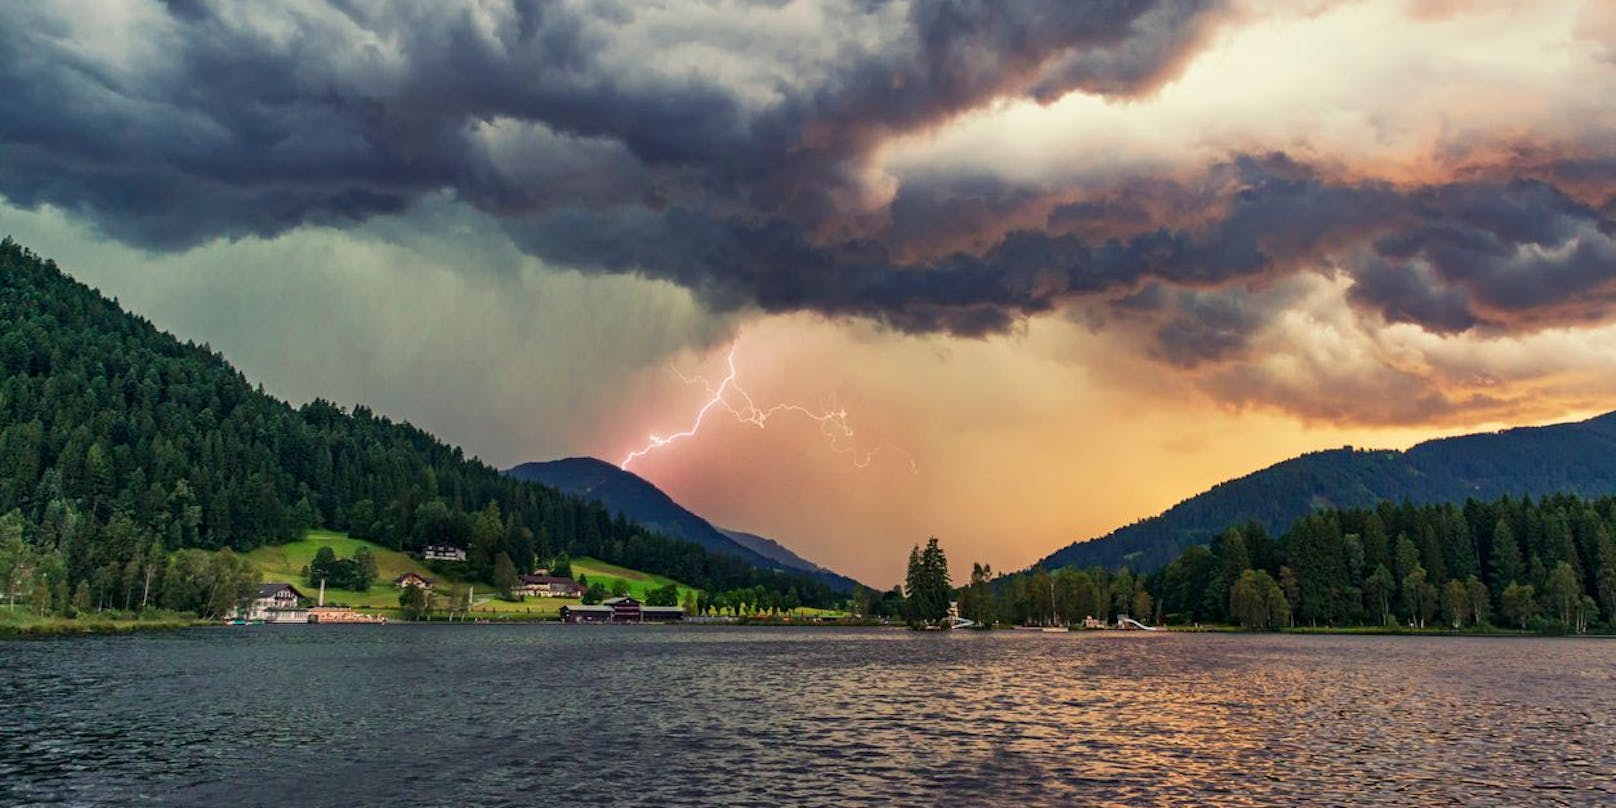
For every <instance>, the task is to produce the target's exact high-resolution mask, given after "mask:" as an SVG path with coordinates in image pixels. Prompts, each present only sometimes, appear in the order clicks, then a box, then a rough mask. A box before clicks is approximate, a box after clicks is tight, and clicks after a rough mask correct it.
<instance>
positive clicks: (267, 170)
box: [0, 0, 1214, 248]
mask: <svg viewBox="0 0 1616 808" xmlns="http://www.w3.org/2000/svg"><path fill="white" fill-rule="evenodd" d="M1213 7H1214V3H1213V2H1212V0H1155V2H1141V3H1114V2H1107V3H1067V2H1053V1H1052V2H1039V3H1033V2H1027V3H1015V4H987V3H977V2H970V1H969V0H961V1H959V2H932V1H929V0H921V1H920V2H914V3H912V4H909V5H908V6H906V7H905V6H897V7H896V8H897V9H898V10H900V11H902V10H904V9H905V8H906V9H907V14H906V15H905V17H904V18H902V19H901V26H900V27H898V28H896V29H895V30H891V31H885V32H883V34H884V37H883V39H882V42H881V44H880V47H876V48H873V49H872V48H867V47H865V46H864V45H863V44H861V43H860V42H858V41H855V39H854V38H853V37H852V36H851V35H850V34H849V33H848V31H827V32H813V31H807V32H802V33H803V35H805V36H813V35H815V34H821V35H823V36H826V37H831V38H835V37H843V38H845V39H846V41H842V42H838V43H837V45H838V47H837V49H838V50H839V51H840V52H842V54H843V58H840V59H837V60H836V61H834V62H832V63H831V64H829V65H820V66H819V68H820V71H819V72H820V75H819V78H818V80H816V81H812V82H809V83H802V82H797V83H793V82H792V80H791V79H790V78H789V77H785V76H779V75H773V74H771V73H770V71H771V70H773V69H775V68H773V67H772V66H770V65H768V59H769V58H770V55H769V54H768V53H766V52H764V53H745V52H740V53H738V54H736V55H737V56H738V57H739V58H740V59H742V60H747V59H750V60H753V61H756V62H758V63H760V64H761V65H762V67H759V68H758V69H756V70H754V71H752V72H753V73H756V74H757V75H756V76H753V77H752V79H753V84H755V85H760V87H761V90H762V91H764V92H765V93H766V94H768V95H770V96H772V100H769V101H766V102H758V101H755V100H751V97H750V96H749V94H748V91H749V90H751V91H757V90H759V87H757V86H754V87H750V88H748V87H742V86H736V85H737V84H742V83H744V82H727V81H726V80H725V79H724V78H720V77H715V76H712V74H710V73H708V72H707V71H696V70H691V71H685V72H675V71H671V70H660V71H659V70H653V69H650V68H649V67H643V65H656V64H658V63H659V61H660V60H659V56H662V55H665V54H668V53H671V52H672V51H673V50H674V49H677V48H678V47H680V46H681V45H685V44H689V43H688V42H687V41H685V38H688V37H691V36H694V35H695V34H696V33H699V32H688V31H686V32H680V31H668V30H666V27H665V26H664V27H661V28H659V27H657V26H643V28H645V30H641V28H640V27H636V26H635V24H634V23H635V21H636V17H637V15H640V14H642V13H643V12H644V10H643V9H641V8H638V7H637V5H636V4H633V3H606V4H598V5H591V6H585V7H577V6H572V5H567V4H548V3H528V2H520V3H486V4H482V5H478V6H474V7H467V6H462V5H461V4H439V3H429V2H422V3H408V4H370V3H360V2H353V3H340V4H337V3H333V4H325V3H308V4H293V5H290V6H286V7H255V6H238V5H229V4H222V5H216V4H211V3H205V2H200V0H192V1H191V2H184V3H167V4H164V6H163V7H161V9H158V8H157V7H152V8H147V9H144V10H145V11H148V12H160V13H151V14H148V15H147V16H148V18H147V19H145V20H143V21H142V22H141V23H140V25H139V27H138V28H135V29H133V30H126V31H122V32H120V40H121V41H120V43H119V44H120V46H123V47H129V48H131V49H132V51H131V52H130V53H127V54H123V58H105V57H103V56H101V55H100V54H92V53H90V52H89V50H90V49H88V48H85V47H81V45H82V44H83V43H82V42H80V41H79V39H80V37H79V32H78V31H76V30H75V29H74V27H73V21H72V20H64V19H61V18H60V17H58V16H53V15H52V14H51V13H50V10H49V9H48V8H43V7H34V6H30V5H26V4H25V5H11V6H7V7H5V8H4V9H0V22H3V23H5V24H6V27H7V29H8V30H10V31H12V32H13V36H12V37H11V38H10V41H9V42H8V47H6V48H5V49H0V78H3V79H4V80H5V82H6V84H7V86H8V88H9V89H8V92H7V93H5V94H4V95H0V121H3V123H0V142H3V143H4V144H5V147H6V151H7V156H6V159H5V162H4V165H3V169H0V192H3V193H5V194H6V195H7V196H8V197H10V198H11V199H12V200H13V201H15V202H19V203H21V204H24V205H29V206H33V205H38V204H45V203H49V204H55V205H59V206H62V207H65V208H69V209H74V210H80V211H83V212H85V213H88V214H91V215H94V216H96V217H97V218H98V219H99V220H100V221H101V222H102V223H103V225H104V226H105V227H106V229H107V230H108V231H110V232H112V233H114V234H115V235H117V236H118V237H120V238H123V239H126V240H129V241H132V242H135V243H139V244H142V245H143V246H149V247H156V248H171V247H179V246H185V245H189V244H193V243H196V242H199V241H202V240H205V239H208V238H211V237H214V236H220V235H222V236H237V235H242V234H247V233H256V234H273V233H278V232H281V231H284V230H286V229H289V228H291V227H295V226H297V225H299V224H304V223H339V224H340V223H342V222H344V221H350V220H354V219H360V218H364V217H367V216H371V215H375V214H377V213H386V212H392V211H396V210H398V209H399V208H400V207H402V206H404V205H406V204H408V203H409V202H410V201H411V200H413V199H416V198H419V197H420V196H421V195H423V194H425V193H428V192H431V191H434V190H438V189H444V188H447V189H452V190H454V191H455V192H457V193H458V194H459V195H460V196H461V197H462V198H465V199H467V200H468V201H471V202H472V203H473V204H476V205H478V206H480V207H483V208H484V209H486V210H490V211H492V212H495V213H498V214H510V213H531V212H533V211H536V210H545V209H548V208H550V207H553V206H556V205H558V204H563V203H571V202H575V201H576V200H577V199H578V195H577V194H576V193H575V188H573V187H570V186H569V185H568V184H566V183H562V184H559V185H554V184H549V183H540V182H534V181H533V178H532V177H529V176H526V175H525V174H524V173H523V172H512V171H510V170H508V167H506V166H503V165H501V162H500V160H499V159H498V155H496V154H493V153H491V151H490V145H489V142H488V139H487V138H486V137H481V136H479V135H480V134H486V133H480V131H479V130H480V129H481V127H484V126H486V125H488V124H490V123H493V124H496V125H497V124H498V123H499V122H502V121H503V122H506V123H509V124H511V125H512V126H513V127H514V126H518V125H526V126H531V127H536V128H539V129H541V130H543V131H545V132H547V133H550V134H551V135H552V136H554V137H552V139H555V137H559V138H561V139H566V138H576V139H583V140H584V141H588V140H590V139H604V140H607V141H609V142H611V143H613V144H616V145H618V146H620V149H621V151H620V154H621V162H623V163H627V164H629V165H628V166H627V167H626V168H625V169H624V170H625V171H627V172H628V173H629V174H630V175H633V176H636V177H637V178H638V179H639V180H640V181H639V182H638V183H635V184H633V186H632V187H625V188H624V189H622V190H620V191H619V193H617V194H616V195H615V196H613V197H612V198H607V199H595V200H593V201H595V202H596V203H597V204H609V203H616V204H643V203H645V202H646V201H647V199H648V198H649V199H653V200H654V199H656V198H658V197H659V196H661V195H662V194H673V195H678V196H682V197H692V198H693V197H703V196H712V197H717V198H718V199H720V200H723V201H724V203H725V204H729V205H737V206H741V207H746V208H756V209H758V210H760V211H765V212H770V213H782V214H783V215H788V216H790V217H791V218H793V219H794V220H796V221H801V222H804V223H806V224H808V225H809V226H819V225H822V224H824V223H825V222H827V221H829V220H831V219H833V218H835V217H836V216H837V215H838V208H839V206H838V204H837V200H838V199H840V198H842V197H843V195H845V194H847V193H857V191H858V188H857V186H858V185H859V184H860V183H861V180H860V179H859V178H858V176H857V174H858V170H857V169H858V166H857V165H856V164H857V163H858V161H859V160H861V159H862V158H863V157H864V156H865V155H866V154H867V152H868V151H869V150H870V149H871V148H873V147H874V146H875V145H877V144H879V143H880V142H881V141H882V140H883V139H884V138H886V137H889V136H891V135H893V134H897V133H903V132H909V131H914V130H916V129H920V128H925V127H928V126H931V125H935V124H936V123H938V122H940V121H942V120H946V119H947V118H949V117H951V116H953V115H956V114H958V113H960V112H962V111H965V110H969V109H972V108H974V107H976V106H977V105H980V104H982V103H985V102H987V101H991V100H993V99H996V98H999V97H1005V96H1011V97H1013V96H1017V95H1022V94H1026V93H1027V92H1029V91H1030V88H1031V87H1032V86H1033V85H1037V87H1038V88H1039V89H1038V92H1039V93H1040V94H1049V93H1058V92H1062V91H1066V90H1072V89H1095V90H1098V91H1104V92H1108V93H1113V94H1126V93H1128V92H1131V91H1135V90H1139V89H1141V88H1143V87H1145V86H1147V85H1148V84H1149V83H1151V82H1154V81H1157V80H1159V78H1160V76H1161V73H1162V71H1164V70H1166V69H1168V68H1169V67H1170V66H1171V65H1173V64H1176V63H1178V62H1179V61H1181V60H1182V58H1183V57H1182V55H1181V54H1180V53H1179V52H1178V51H1179V50H1182V49H1185V48H1188V47H1190V46H1191V44H1192V42H1191V35H1192V34H1194V33H1195V32H1196V31H1199V30H1201V29H1202V28H1204V27H1205V26H1206V25H1207V24H1208V23H1207V22H1205V20H1210V19H1211V16H1212V14H1211V12H1212V11H1213ZM891 9H892V6H891V5H890V4H887V3H873V2H872V3H855V4H850V5H848V6H847V7H846V8H845V9H839V10H837V9H833V10H832V11H831V14H832V15H833V16H835V15H839V16H848V17H852V18H853V19H849V20H847V21H845V25H846V26H847V27H848V29H849V31H853V30H857V29H860V28H863V27H875V26H880V25H883V24H888V22H889V20H891V19H892V17H893V15H891V14H889V13H887V12H889V11H890V10H891ZM839 12H845V14H840V13H839ZM261 18H262V19H261ZM18 32H23V34H24V35H22V36H16V34H17V33H18ZM681 35H683V37H685V38H682V37H681ZM724 44H728V45H730V46H732V47H735V48H738V49H744V48H746V47H751V48H753V49H754V50H762V51H767V50H768V47H769V45H768V44H767V43H764V44H751V45H748V43H747V41H746V37H744V36H742V37H735V36H730V37H729V41H727V42H726V43H724ZM1091 52H1092V53H1095V54H1100V53H1103V54H1106V57H1105V59H1104V60H1103V61H1104V63H1103V64H1097V65H1094V66H1093V67H1092V68H1090V69H1077V68H1074V67H1072V66H1071V65H1069V64H1065V63H1064V62H1062V61H1061V60H1069V59H1070V58H1072V57H1074V55H1082V54H1085V53H1091ZM1052 65H1060V72H1059V74H1058V75H1054V74H1051V75H1046V74H1045V71H1046V70H1047V69H1049V68H1050V67H1051V66H1052ZM742 72H745V71H744V70H743V71H742ZM753 94H755V92H754V93H753ZM511 158H512V159H513V160H514V161H516V162H524V161H528V160H530V159H533V158H540V159H545V160H549V161H553V162H559V163H568V162H572V161H574V160H576V159H577V156H576V155H574V154H571V153H569V152H568V151H567V150H560V151H557V150H552V151H551V152H550V153H547V154H541V155H527V154H521V153H517V154H514V155H511ZM659 183H661V187H659V185H658V184H659ZM188 200H195V201H194V202H188Z"/></svg>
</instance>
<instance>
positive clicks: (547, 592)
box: [516, 575, 584, 598]
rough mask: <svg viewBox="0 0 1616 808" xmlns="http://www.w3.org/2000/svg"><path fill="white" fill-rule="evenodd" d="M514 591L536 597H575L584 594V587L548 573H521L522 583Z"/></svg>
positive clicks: (568, 579) (569, 579)
mask: <svg viewBox="0 0 1616 808" xmlns="http://www.w3.org/2000/svg"><path fill="white" fill-rule="evenodd" d="M516 591H517V592H518V593H519V594H523V595H532V596H533V597H538V598H576V597H582V596H583V594H584V588H583V587H582V586H579V585H578V582H577V581H574V580H572V579H571V578H556V577H554V576H550V575H523V576H522V585H521V587H519V588H518V589H517V590H516Z"/></svg>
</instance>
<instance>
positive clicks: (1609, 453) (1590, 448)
mask: <svg viewBox="0 0 1616 808" xmlns="http://www.w3.org/2000/svg"><path fill="white" fill-rule="evenodd" d="M1552 493H1576V494H1581V495H1584V496H1597V495H1604V494H1616V412H1610V413H1605V414H1603V415H1598V416H1594V417H1592V418H1588V419H1586V420H1582V421H1572V422H1566V423H1559V424H1549V425H1545V426H1526V427H1513V428H1509V429H1504V430H1499V431H1496V432H1478V433H1473V434H1469V435H1456V436H1453V437H1448V438H1434V439H1432V440H1428V441H1422V442H1420V443H1418V444H1415V445H1414V446H1412V447H1410V448H1408V449H1406V450H1397V449H1357V448H1354V447H1351V446H1347V447H1343V448H1338V449H1326V450H1322V451H1317V452H1308V453H1305V454H1302V455H1298V456H1296V457H1292V458H1289V459H1287V460H1282V461H1280V462H1278V463H1275V464H1273V465H1270V466H1267V467H1264V468H1261V469H1258V470H1256V471H1253V472H1251V473H1249V474H1245V475H1243V476H1240V477H1236V478H1232V479H1229V480H1225V481H1224V482H1221V483H1218V484H1217V485H1214V486H1212V487H1211V488H1209V489H1207V490H1206V491H1203V492H1201V493H1199V494H1196V495H1195V496H1192V497H1189V498H1187V499H1185V500H1183V501H1181V502H1179V503H1178V504H1176V505H1174V506H1172V507H1171V508H1168V509H1167V510H1165V511H1163V512H1161V513H1159V514H1157V515H1155V516H1152V517H1149V518H1146V519H1141V520H1139V521H1137V522H1134V523H1132V524H1130V525H1125V526H1123V527H1120V528H1117V529H1116V530H1113V531H1111V532H1110V533H1107V534H1105V535H1103V536H1100V537H1097V538H1094V539H1089V540H1086V541H1077V542H1073V543H1071V544H1068V545H1066V546H1065V547H1062V548H1060V549H1059V550H1056V551H1054V552H1053V553H1050V554H1049V555H1047V556H1045V557H1044V558H1043V559H1042V560H1040V561H1039V562H1037V563H1036V564H1035V565H1034V566H1044V567H1050V568H1053V567H1063V566H1074V565H1075V566H1085V567H1086V566H1104V567H1121V566H1128V567H1130V568H1132V569H1134V570H1135V571H1151V570H1154V569H1156V568H1158V567H1160V566H1162V565H1163V564H1166V563H1167V562H1168V561H1170V560H1172V558H1174V557H1175V556H1177V555H1178V554H1179V553H1180V552H1182V551H1183V550H1185V549H1187V548H1188V547H1190V546H1191V545H1194V544H1204V543H1206V542H1207V541H1208V540H1210V539H1211V537H1212V535H1213V534H1215V533H1217V532H1218V531H1219V530H1222V529H1223V528H1226V527H1228V526H1230V525H1233V524H1238V523H1241V522H1246V521H1251V520H1255V521H1257V522H1258V523H1260V524H1262V525H1263V527H1264V528H1266V529H1267V530H1268V531H1270V532H1272V533H1279V532H1281V531H1283V530H1285V529H1286V528H1288V527H1289V526H1290V525H1291V524H1292V523H1294V522H1295V521H1296V520H1297V519H1300V518H1302V517H1303V516H1306V515H1307V514H1308V513H1309V512H1312V511H1314V510H1319V509H1322V508H1351V507H1362V506H1368V505H1374V504H1376V503H1378V502H1381V501H1385V500H1392V501H1402V500H1404V499H1407V500H1409V501H1411V502H1414V503H1416V504H1427V503H1442V502H1462V501H1464V500H1465V499H1471V498H1474V499H1483V500H1486V499H1497V498H1500V497H1503V496H1543V495H1546V494H1552Z"/></svg>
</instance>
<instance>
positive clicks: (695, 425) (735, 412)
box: [618, 342, 919, 473]
mask: <svg viewBox="0 0 1616 808" xmlns="http://www.w3.org/2000/svg"><path fill="white" fill-rule="evenodd" d="M739 347H740V343H738V342H736V343H731V344H730V346H729V353H728V354H727V355H726V356H725V358H724V361H725V366H726V367H727V369H728V372H727V373H726V374H725V375H724V378H723V379H721V380H719V382H718V384H717V385H714V384H713V383H711V382H709V381H708V380H706V379H704V378H701V377H695V378H692V377H689V376H686V375H684V374H683V373H680V372H679V370H678V369H677V368H669V370H670V371H671V372H672V373H673V374H674V375H675V376H678V377H679V381H681V382H683V383H685V384H700V385H701V386H702V387H704V388H706V390H707V401H706V403H704V404H702V405H701V409H699V410H697V411H696V417H695V418H694V419H693V420H692V421H691V422H690V426H688V427H686V428H685V429H684V430H683V431H681V432H675V433H673V434H671V435H651V436H650V437H649V438H648V439H647V440H646V443H645V445H643V446H641V447H640V448H638V449H635V450H634V451H632V452H629V453H628V455H627V456H626V457H624V458H623V462H622V463H619V464H618V468H621V469H624V470H625V471H626V470H627V469H628V467H629V465H630V464H632V463H633V462H634V461H636V460H639V459H640V458H642V457H645V456H646V455H648V454H651V453H652V452H655V451H657V450H659V449H664V448H666V447H668V446H671V445H673V444H675V443H678V442H679V441H682V440H688V439H690V438H694V437H695V436H696V433H698V432H700V431H701V427H702V425H703V424H704V423H706V422H707V416H709V415H711V414H712V413H713V412H714V411H715V410H722V411H723V412H727V413H729V414H730V415H732V416H734V417H735V419H736V420H737V421H740V422H741V423H743V424H750V425H752V426H755V427H757V428H758V429H764V428H766V427H767V426H768V424H769V419H771V418H773V417H774V416H776V415H779V414H781V413H792V414H795V415H800V416H802V417H804V418H807V419H808V420H810V421H813V422H815V423H816V424H818V425H819V431H820V432H821V433H822V434H824V435H825V437H827V438H829V439H830V447H831V450H832V451H834V452H836V453H838V454H848V455H852V456H853V465H854V466H857V467H858V468H866V467H868V466H869V465H870V463H871V462H872V461H873V460H874V459H875V456H876V455H877V454H880V453H882V452H892V453H896V454H900V455H902V456H903V457H904V458H905V459H906V460H907V461H908V463H909V470H910V471H912V472H916V473H918V472H919V467H918V466H917V465H916V464H915V458H914V456H913V455H911V454H909V453H908V452H905V451H904V450H902V449H899V448H898V447H896V446H890V445H882V446H877V447H876V448H874V449H871V450H869V451H866V452H863V453H860V452H859V451H858V446H857V444H855V443H854V441H853V427H852V425H851V424H849V423H848V420H847V410H846V409H845V408H843V407H839V406H836V405H835V403H834V401H833V402H832V404H831V407H830V408H829V409H825V410H811V409H809V408H807V407H804V406H802V405H801V404H791V403H785V404H775V405H773V406H770V407H768V408H764V407H759V406H758V405H757V402H756V401H754V400H753V398H752V395H751V394H750V393H748V392H746V390H745V389H743V388H742V387H741V385H740V382H739V381H738V378H739V376H740V371H739V370H737V369H736V367H735V352H736V349H737V348H739Z"/></svg>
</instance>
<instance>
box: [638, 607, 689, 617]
mask: <svg viewBox="0 0 1616 808" xmlns="http://www.w3.org/2000/svg"><path fill="white" fill-rule="evenodd" d="M684 613H685V610H684V608H683V607H680V606H642V607H640V614H643V615H646V616H651V615H657V614H667V615H674V614H684Z"/></svg>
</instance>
